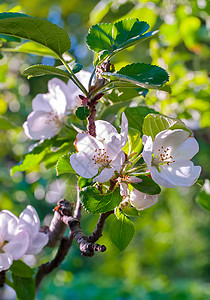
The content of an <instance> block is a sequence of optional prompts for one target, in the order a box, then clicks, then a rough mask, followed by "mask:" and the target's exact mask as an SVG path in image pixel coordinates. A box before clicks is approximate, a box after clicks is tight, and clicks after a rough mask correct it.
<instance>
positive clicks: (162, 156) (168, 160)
mask: <svg viewBox="0 0 210 300" xmlns="http://www.w3.org/2000/svg"><path fill="white" fill-rule="evenodd" d="M173 162H175V160H174V158H173V156H172V155H171V151H170V149H169V148H165V149H164V147H163V146H162V147H160V148H159V149H158V154H157V155H156V156H155V157H153V160H152V163H153V165H155V166H158V165H168V166H169V164H172V163H173Z"/></svg>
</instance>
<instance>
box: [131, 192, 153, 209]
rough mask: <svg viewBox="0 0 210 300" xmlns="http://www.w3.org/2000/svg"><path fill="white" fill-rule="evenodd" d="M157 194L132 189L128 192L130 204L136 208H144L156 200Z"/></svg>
mask: <svg viewBox="0 0 210 300" xmlns="http://www.w3.org/2000/svg"><path fill="white" fill-rule="evenodd" d="M158 197H159V195H148V194H145V193H142V192H140V191H138V190H137V189H134V188H133V190H132V191H131V192H130V195H129V198H130V202H131V204H132V205H133V206H134V207H135V208H136V209H138V210H144V209H146V208H148V207H150V206H152V205H154V204H156V203H157V202H158Z"/></svg>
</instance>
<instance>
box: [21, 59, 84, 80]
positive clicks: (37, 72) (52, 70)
mask: <svg viewBox="0 0 210 300" xmlns="http://www.w3.org/2000/svg"><path fill="white" fill-rule="evenodd" d="M68 65H69V67H70V68H71V70H72V72H73V73H78V72H79V71H80V70H81V69H82V67H83V66H82V65H81V64H79V63H76V62H75V61H73V62H71V63H70V64H68ZM63 67H64V66H59V67H53V66H46V65H34V66H30V67H28V68H27V69H25V70H24V72H23V75H25V76H28V79H29V78H31V77H37V76H43V75H57V76H61V77H66V78H68V79H71V78H72V77H71V75H70V74H69V73H68V72H67V71H66V70H65V67H64V68H63Z"/></svg>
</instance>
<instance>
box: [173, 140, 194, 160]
mask: <svg viewBox="0 0 210 300" xmlns="http://www.w3.org/2000/svg"><path fill="white" fill-rule="evenodd" d="M198 151H199V145H198V142H197V141H196V139H195V138H194V137H189V138H188V139H186V140H185V141H184V142H183V143H182V144H181V145H180V146H179V147H178V148H177V149H175V150H174V151H173V153H172V155H173V158H174V159H175V160H176V159H179V158H183V157H184V158H186V159H191V158H192V157H193V156H195V155H196V153H198Z"/></svg>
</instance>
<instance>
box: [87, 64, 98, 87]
mask: <svg viewBox="0 0 210 300" xmlns="http://www.w3.org/2000/svg"><path fill="white" fill-rule="evenodd" d="M95 72H96V68H94V70H93V72H92V74H91V76H90V80H89V83H88V87H89V88H90V86H91V84H92V80H93V77H94V75H95Z"/></svg>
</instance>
